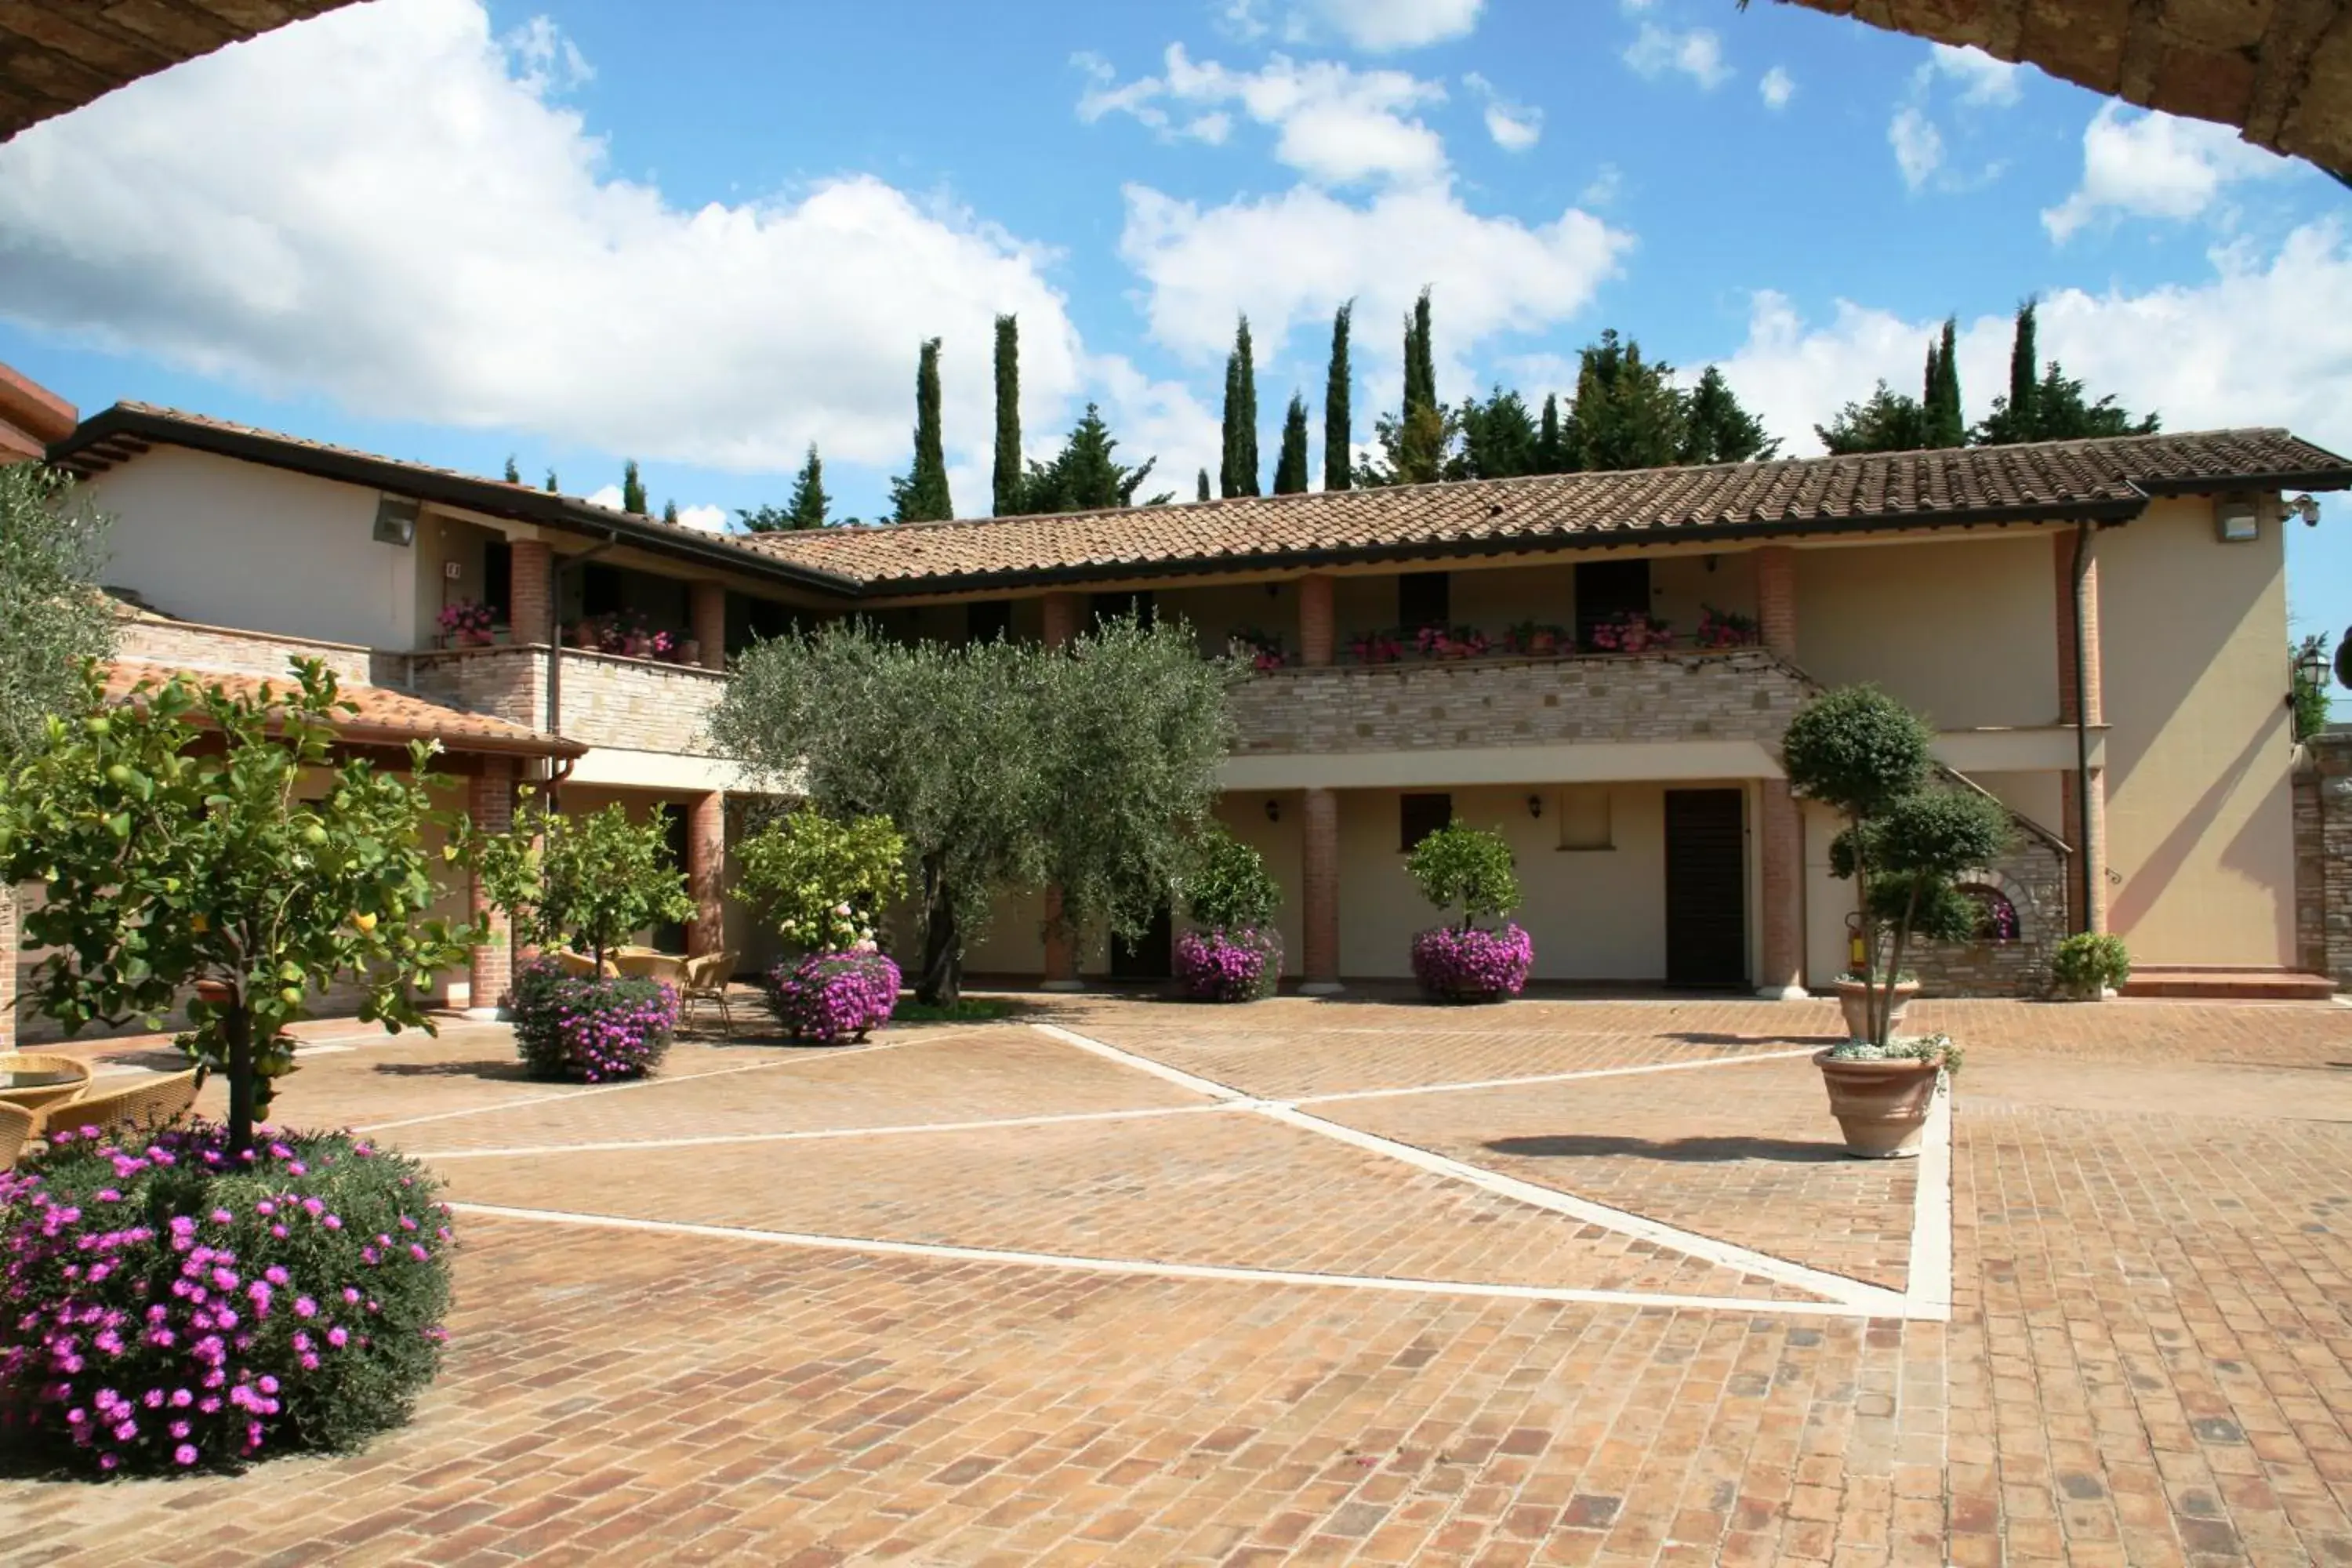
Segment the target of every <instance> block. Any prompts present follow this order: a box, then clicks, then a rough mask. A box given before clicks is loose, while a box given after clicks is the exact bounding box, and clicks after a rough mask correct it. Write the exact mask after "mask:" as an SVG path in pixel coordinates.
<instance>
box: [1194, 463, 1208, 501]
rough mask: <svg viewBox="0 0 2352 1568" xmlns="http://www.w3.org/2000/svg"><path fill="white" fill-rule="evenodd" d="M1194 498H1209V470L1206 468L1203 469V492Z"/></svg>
mask: <svg viewBox="0 0 2352 1568" xmlns="http://www.w3.org/2000/svg"><path fill="white" fill-rule="evenodd" d="M1193 499H1194V500H1208V499H1209V470H1208V469H1206V468H1202V470H1201V493H1200V494H1199V495H1197V496H1195V497H1194V498H1193Z"/></svg>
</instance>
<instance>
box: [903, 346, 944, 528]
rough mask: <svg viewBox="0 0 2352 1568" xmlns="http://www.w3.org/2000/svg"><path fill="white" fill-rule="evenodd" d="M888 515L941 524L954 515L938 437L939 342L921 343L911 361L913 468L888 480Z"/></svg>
mask: <svg viewBox="0 0 2352 1568" xmlns="http://www.w3.org/2000/svg"><path fill="white" fill-rule="evenodd" d="M890 505H891V515H892V517H893V518H894V519H895V520H896V521H899V522H945V521H947V520H948V519H950V518H951V517H953V516H955V502H954V500H952V499H951V498H950V496H949V494H948V459H947V453H946V450H945V447H943V445H942V444H941V441H940V340H939V339H937V338H931V339H929V340H928V341H926V342H924V344H923V349H922V353H921V355H920V356H919V358H918V359H917V360H916V362H915V465H914V468H912V470H910V471H909V472H908V474H907V476H906V477H905V478H903V479H892V480H891V481H890Z"/></svg>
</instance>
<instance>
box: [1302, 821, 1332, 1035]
mask: <svg viewBox="0 0 2352 1568" xmlns="http://www.w3.org/2000/svg"><path fill="white" fill-rule="evenodd" d="M1300 859H1301V863H1302V864H1301V874H1300V877H1299V881H1300V883H1301V884H1302V885H1301V887H1300V889H1299V897H1300V900H1301V910H1300V920H1299V946H1300V947H1301V948H1303V949H1304V950H1305V951H1304V952H1302V953H1301V954H1300V955H1299V965H1298V966H1299V969H1300V971H1301V972H1302V973H1304V975H1305V976H1306V978H1305V980H1304V982H1303V983H1302V984H1300V985H1299V987H1298V990H1299V993H1300V994H1302V995H1307V996H1328V995H1330V994H1333V993H1335V992H1337V991H1339V989H1340V985H1339V795H1338V794H1337V793H1336V792H1335V791H1332V790H1328V789H1310V790H1308V791H1307V823H1306V843H1305V845H1304V847H1303V849H1302V852H1301V856H1300Z"/></svg>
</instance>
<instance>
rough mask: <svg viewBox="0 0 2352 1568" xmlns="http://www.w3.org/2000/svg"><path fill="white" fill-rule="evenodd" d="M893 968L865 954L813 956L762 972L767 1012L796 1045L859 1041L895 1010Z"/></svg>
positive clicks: (879, 956) (882, 956) (881, 956)
mask: <svg viewBox="0 0 2352 1568" xmlns="http://www.w3.org/2000/svg"><path fill="white" fill-rule="evenodd" d="M899 983H900V982H899V974H898V965H897V964H896V963H892V962H890V956H889V954H887V953H884V952H874V951H873V950H871V949H870V948H868V949H855V948H853V949H851V950H850V951H848V952H813V953H810V954H809V955H808V956H807V957H806V958H802V959H786V960H785V961H784V962H783V963H779V964H777V965H776V966H775V967H774V968H773V969H771V970H770V971H768V977H767V993H768V1011H770V1012H771V1013H773V1014H774V1015H775V1016H776V1021H777V1022H778V1023H780V1024H782V1025H783V1026H784V1028H785V1030H786V1031H787V1032H788V1033H790V1034H791V1035H792V1037H793V1038H794V1039H796V1040H809V1041H813V1042H814V1043H815V1044H817V1045H820V1046H831V1045H838V1044H840V1043H841V1042H842V1041H844V1040H862V1039H864V1038H865V1037H866V1031H867V1030H869V1029H877V1028H879V1027H881V1026H883V1025H884V1024H887V1023H888V1022H889V1021H890V1014H891V1012H892V1010H893V1009H895V1008H896V1007H897V1006H898V986H899Z"/></svg>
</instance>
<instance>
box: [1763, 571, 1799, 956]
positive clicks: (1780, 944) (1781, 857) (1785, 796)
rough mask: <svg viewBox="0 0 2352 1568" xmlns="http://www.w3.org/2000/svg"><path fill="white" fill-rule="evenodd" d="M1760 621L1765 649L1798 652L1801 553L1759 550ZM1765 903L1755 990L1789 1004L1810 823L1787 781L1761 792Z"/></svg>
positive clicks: (1767, 783) (1792, 655)
mask: <svg viewBox="0 0 2352 1568" xmlns="http://www.w3.org/2000/svg"><path fill="white" fill-rule="evenodd" d="M1756 624H1757V626H1758V627H1759V629H1760V630H1761V631H1762V633H1763V636H1764V646H1765V647H1767V648H1768V649H1769V650H1770V651H1772V652H1773V653H1776V654H1778V655H1780V657H1781V658H1785V659H1788V660H1790V662H1792V663H1793V662H1794V661H1795V659H1796V657H1797V552H1796V551H1794V550H1793V549H1791V548H1790V547H1789V546H1788V545H1785V544H1768V545H1766V546H1765V547H1764V548H1763V549H1761V550H1759V551H1758V552H1756ZM1757 816H1758V818H1759V820H1758V822H1757V825H1756V826H1757V835H1756V839H1757V862H1758V866H1757V878H1758V884H1759V887H1758V891H1759V898H1758V900H1757V901H1758V903H1759V905H1760V906H1761V913H1762V916H1763V921H1764V929H1763V931H1761V932H1760V933H1759V935H1760V937H1761V941H1760V942H1759V943H1758V946H1759V949H1760V952H1759V959H1758V962H1759V964H1760V966H1761V967H1760V971H1759V973H1758V974H1757V976H1756V994H1758V995H1759V996H1763V997H1768V998H1769V999H1770V1000H1773V1001H1776V1002H1790V1001H1795V1000H1798V999H1800V998H1801V997H1802V996H1803V995H1804V994H1805V823H1804V817H1803V816H1802V815H1801V813H1800V811H1799V809H1798V806H1797V799H1796V796H1794V795H1790V793H1789V781H1788V780H1786V779H1766V780H1764V781H1763V787H1762V788H1761V789H1760V790H1759V791H1758V794H1757Z"/></svg>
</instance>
